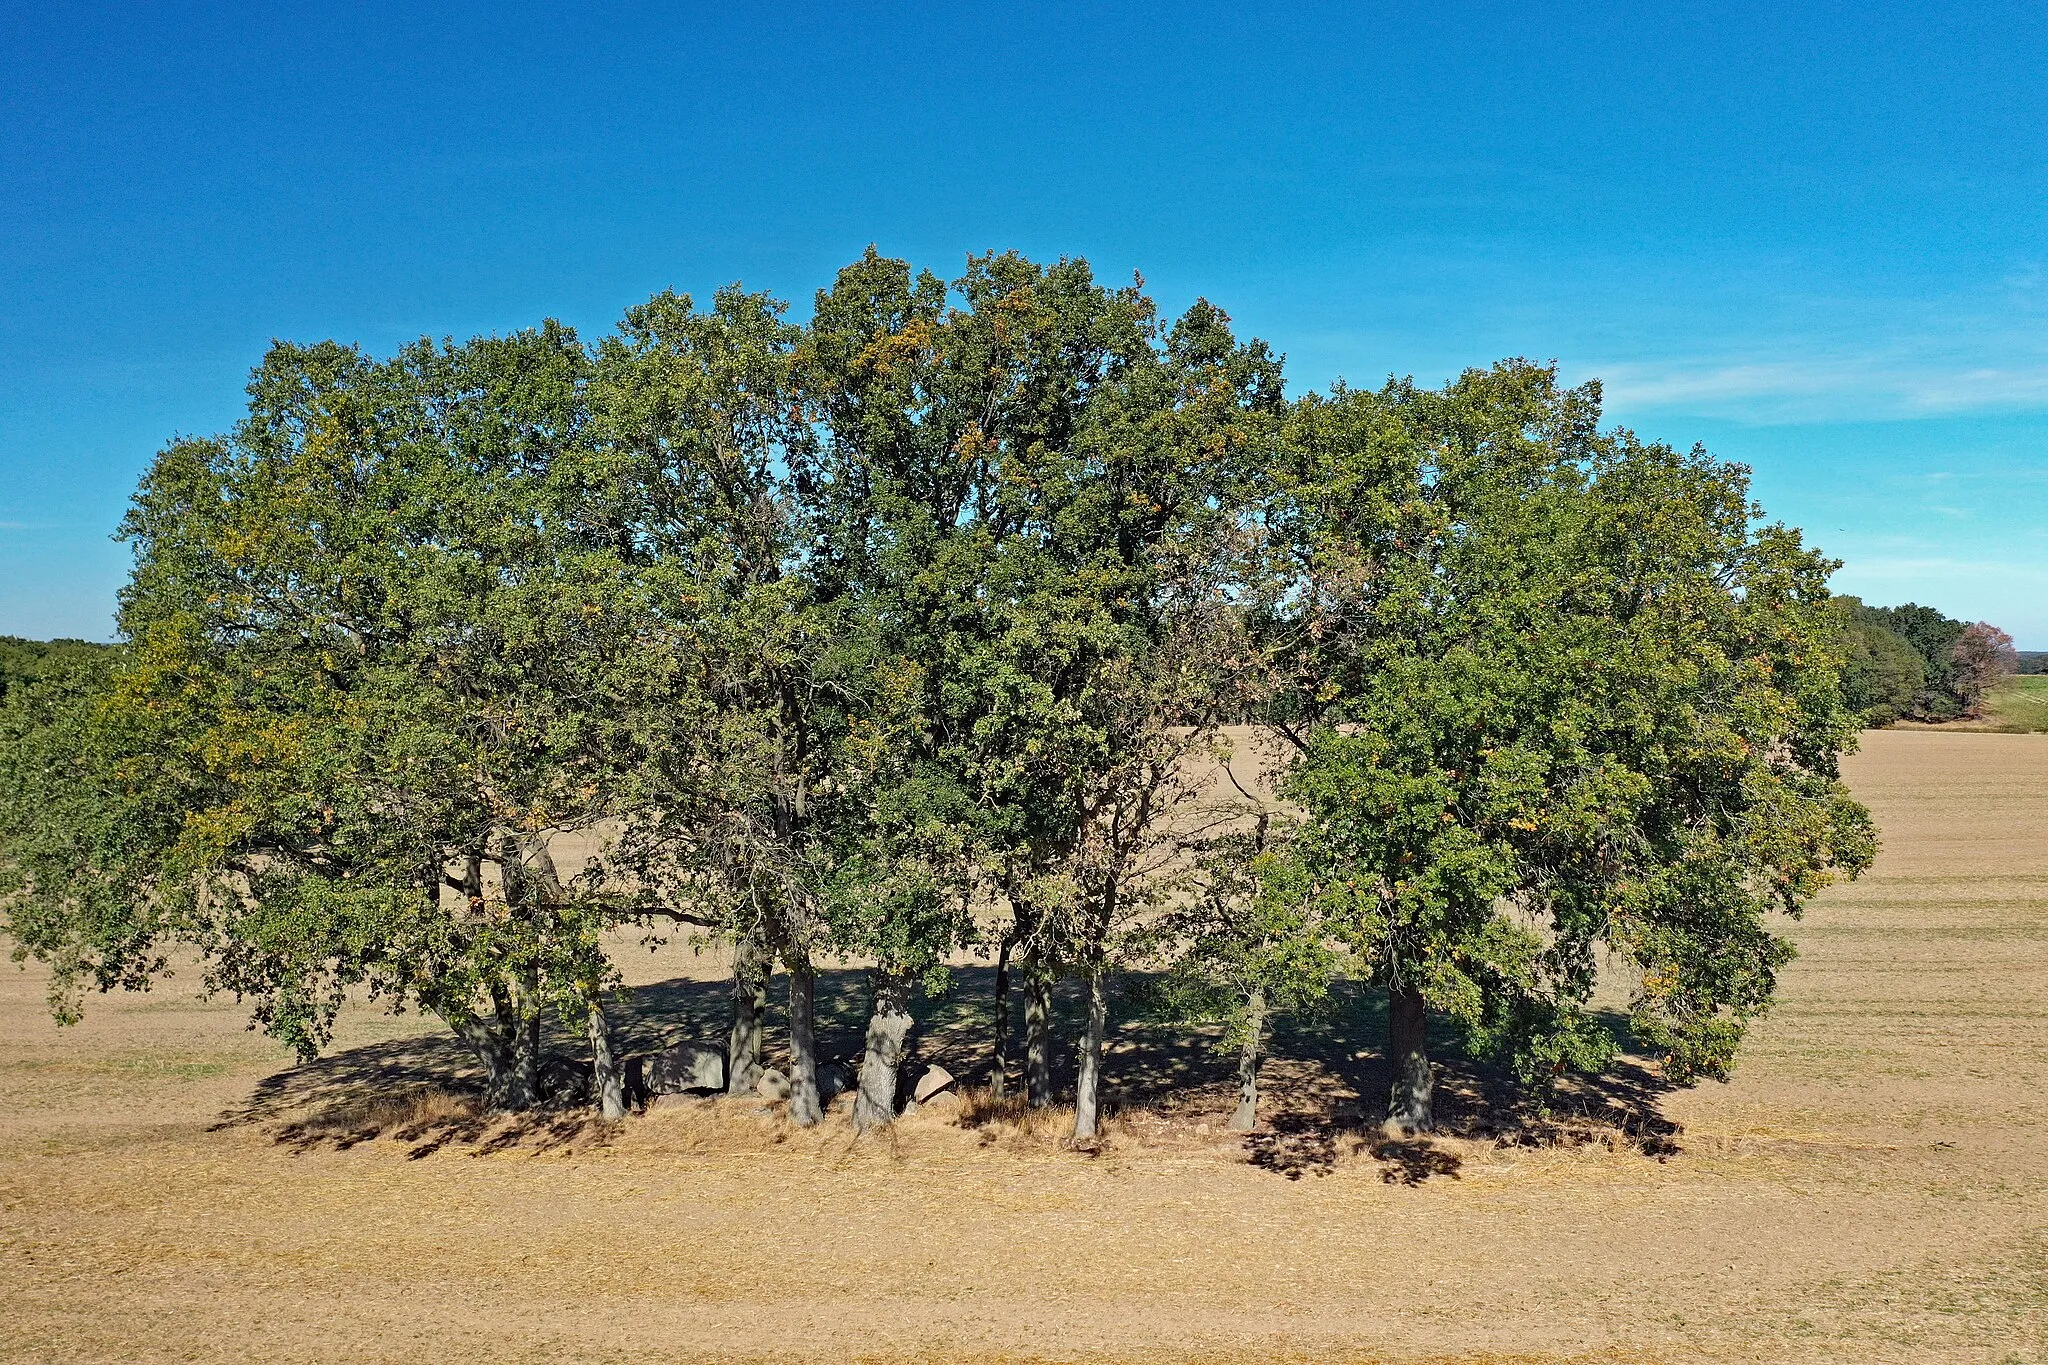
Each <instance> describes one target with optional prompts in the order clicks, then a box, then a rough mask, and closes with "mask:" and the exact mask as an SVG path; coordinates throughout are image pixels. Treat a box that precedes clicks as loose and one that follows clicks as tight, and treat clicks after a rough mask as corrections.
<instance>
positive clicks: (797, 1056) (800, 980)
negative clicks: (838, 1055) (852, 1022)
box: [787, 958, 825, 1128]
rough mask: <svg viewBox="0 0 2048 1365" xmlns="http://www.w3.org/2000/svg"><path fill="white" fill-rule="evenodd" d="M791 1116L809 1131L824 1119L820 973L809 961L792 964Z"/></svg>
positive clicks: (790, 988)
mask: <svg viewBox="0 0 2048 1365" xmlns="http://www.w3.org/2000/svg"><path fill="white" fill-rule="evenodd" d="M787 965H788V967H789V1117H790V1119H791V1120H792V1121H794V1122H795V1123H796V1124H797V1126H798V1127H800V1128H808V1127H810V1126H811V1125H812V1124H814V1123H817V1122H818V1121H819V1120H821V1119H823V1118H824V1117H825V1110H824V1108H823V1107H822V1106H821V1105H820V1104H819V1103H818V1039H817V1031H816V1028H815V1026H814V1022H813V1021H814V1018H815V1009H814V1005H813V1000H814V997H815V994H816V988H817V974H816V973H815V972H814V971H813V970H812V969H811V964H810V962H809V960H808V959H805V958H798V959H796V960H794V961H791V962H789V963H788V964H787Z"/></svg>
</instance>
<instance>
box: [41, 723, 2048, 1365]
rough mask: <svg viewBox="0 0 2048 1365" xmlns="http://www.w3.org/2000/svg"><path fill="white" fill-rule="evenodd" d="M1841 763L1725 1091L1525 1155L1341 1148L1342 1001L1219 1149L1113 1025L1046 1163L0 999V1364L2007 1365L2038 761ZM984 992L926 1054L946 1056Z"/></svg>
mask: <svg viewBox="0 0 2048 1365" xmlns="http://www.w3.org/2000/svg"><path fill="white" fill-rule="evenodd" d="M1849 775H1850V779H1851V782H1852V784H1853V785H1854V787H1855V788H1856V790H1857V791H1858V793H1859V794H1860V795H1861V796H1862V797H1863V799H1864V800H1866V801H1868V802H1869V803H1870V804H1871V805H1872V806H1873V808H1874V809H1875V810H1876V812H1877V814H1878V817H1879V820H1880V822H1881V823H1882V825H1883V828H1884V832H1885V840H1886V848H1885V853H1884V855H1883V856H1882V858H1881V859H1880V861H1879V863H1878V866H1877V868H1876V870H1875V871H1874V872H1873V873H1872V874H1871V875H1870V876H1869V877H1867V878H1866V879H1865V880H1863V881H1862V882H1860V883H1857V884H1854V885H1850V886H1844V887H1839V888H1836V889H1834V890H1833V891H1831V892H1830V893H1828V894H1827V895H1826V896H1824V897H1823V898H1822V900H1821V901H1820V902H1819V903H1818V905H1816V907H1815V908H1814V909H1813V910H1812V912H1811V913H1810V914H1809V915H1808V916H1807V918H1806V919H1805V921H1804V922H1802V923H1801V924H1799V925H1798V926H1796V928H1795V930H1794V933H1795V937H1796V938H1797V940H1798V941H1799V943H1800V945H1801V949H1802V956H1801V958H1800V960H1799V961H1798V962H1797V963H1796V964H1794V966H1793V967H1792V968H1791V970H1790V971H1789V972H1788V973H1787V975H1786V978H1785V982H1784V989H1783V997H1784V999H1783V1004H1782V1006H1781V1007H1780V1009H1779V1010H1778V1012H1777V1013H1776V1014H1775V1015H1774V1016H1773V1017H1772V1018H1771V1019H1769V1020H1768V1021H1766V1022H1765V1024H1764V1025H1762V1026H1761V1027H1760V1028H1759V1030H1758V1031H1757V1033H1756V1035H1755V1037H1754V1039H1753V1043H1752V1046H1751V1047H1750V1049H1749V1051H1748V1053H1747V1055H1746V1058H1745V1060H1744V1063H1743V1066H1742V1069H1741V1071H1740V1074H1739V1075H1738V1078H1737V1079H1736V1081H1735V1082H1734V1083H1733V1084H1731V1085H1727V1086H1709V1087H1705V1088H1702V1089H1699V1090H1695V1091H1682V1092H1665V1091H1662V1090H1661V1089H1660V1088H1659V1086H1658V1085H1657V1082H1656V1077H1655V1075H1654V1071H1653V1069H1652V1068H1649V1067H1648V1066H1646V1065H1639V1066H1636V1067H1635V1068H1633V1069H1632V1070H1630V1071H1629V1072H1628V1073H1626V1074H1624V1075H1623V1076H1621V1077H1620V1078H1618V1079H1617V1081H1616V1082H1615V1083H1614V1084H1613V1085H1611V1086H1607V1087H1605V1088H1603V1089H1601V1090H1599V1091H1597V1092H1588V1093H1586V1094H1584V1095H1582V1096H1579V1097H1578V1098H1577V1100H1576V1102H1575V1105H1574V1106H1572V1107H1571V1110H1570V1112H1568V1113H1567V1114H1566V1115H1565V1118H1564V1121H1562V1122H1556V1123H1551V1124H1547V1125H1546V1124H1539V1123H1536V1122H1534V1121H1533V1120H1531V1119H1530V1118H1529V1116H1526V1115H1517V1114H1514V1113H1512V1112H1509V1111H1506V1110H1503V1109H1502V1108H1500V1107H1499V1103H1498V1097H1497V1096H1495V1095H1493V1093H1492V1090H1491V1088H1490V1083H1489V1079H1488V1077H1487V1076H1486V1075H1485V1074H1484V1073H1482V1072H1477V1071H1473V1070H1471V1069H1470V1068H1466V1067H1462V1066H1459V1065H1456V1064H1453V1065H1452V1066H1451V1067H1450V1068H1449V1071H1450V1074H1449V1075H1448V1077H1447V1079H1446V1086H1447V1089H1448V1090H1449V1091H1450V1092H1451V1097H1450V1102H1449V1103H1448V1105H1447V1109H1448V1111H1449V1113H1450V1115H1451V1118H1452V1122H1453V1127H1454V1129H1455V1132H1454V1133H1453V1135H1451V1136H1449V1137H1446V1138H1444V1139H1442V1140H1440V1141H1438V1142H1435V1143H1431V1144H1395V1145H1387V1144H1383V1143H1377V1142H1374V1141H1372V1140H1370V1139H1369V1136H1368V1125H1367V1124H1366V1123H1365V1122H1364V1120H1365V1117H1366V1116H1367V1115H1368V1114H1370V1113H1372V1112H1374V1111H1375V1106H1376V1102H1377V1099H1378V1096H1379V1092H1380V1090H1381V1088H1382V1087H1383V1086H1384V1072H1383V1071H1381V1070H1379V1069H1377V1058H1376V1057H1375V1056H1374V1055H1372V1054H1371V1053H1370V1051H1369V1050H1368V1051H1366V1052H1365V1054H1364V1055H1360V1052H1359V1050H1358V1048H1357V1047H1354V1046H1353V1042H1354V1041H1355V1042H1356V1043H1357V1044H1360V1045H1362V1046H1363V1047H1364V1048H1366V1049H1370V1047H1371V1046H1372V1045H1373V1044H1374V1043H1375V1042H1376V1041H1377V1035H1376V1034H1373V1033H1371V1032H1365V1033H1360V1034H1357V1035H1355V1036H1354V1035H1353V1034H1352V1033H1351V1032H1350V1030H1351V1029H1353V1028H1363V1029H1370V1028H1371V1026H1372V1023H1373V1019H1372V1014H1373V1010H1374V1004H1373V1002H1372V1001H1371V1000H1369V999H1363V998H1358V999H1351V1000H1348V1001H1347V1002H1346V1007H1345V1008H1346V1011H1347V1014H1346V1016H1343V1017H1340V1018H1339V1019H1337V1020H1335V1021H1333V1022H1332V1023H1330V1024H1329V1025H1327V1026H1325V1027H1321V1028H1316V1029H1303V1030H1299V1031H1297V1032H1296V1033H1294V1034H1292V1035H1290V1036H1288V1037H1287V1038H1284V1039H1283V1040H1282V1042H1281V1044H1280V1053H1281V1055H1280V1056H1279V1057H1278V1058H1277V1059H1276V1061H1275V1063H1274V1066H1273V1071H1274V1073H1275V1074H1274V1076H1273V1078H1272V1079H1273V1081H1274V1089H1275V1103H1274V1106H1273V1122H1272V1123H1271V1125H1270V1126H1269V1128H1268V1130H1267V1131H1265V1132H1262V1133H1259V1134H1254V1135H1252V1136H1251V1137H1250V1138H1249V1139H1242V1140H1240V1139H1228V1138H1225V1137H1224V1136H1223V1135H1222V1134H1221V1133H1220V1131H1219V1120H1220V1117H1221V1114H1222V1112H1223V1111H1224V1110H1225V1108H1226V1107H1227V1100H1226V1098H1225V1091H1224V1086H1223V1071H1224V1067H1223V1064H1222V1063H1221V1062H1220V1061H1219V1060H1218V1059H1216V1058H1215V1057H1214V1056H1213V1055H1211V1054H1210V1053H1208V1052H1207V1050H1206V1049H1204V1048H1203V1047H1201V1046H1200V1045H1199V1043H1192V1044H1191V1043H1186V1042H1182V1041H1179V1040H1176V1039H1172V1038H1169V1037H1166V1036H1163V1035H1157V1034H1156V1033H1155V1031H1153V1030H1148V1029H1147V1028H1145V1027H1143V1026H1142V1024H1137V1025H1132V1026H1129V1027H1126V1028H1125V1029H1123V1030H1122V1032H1121V1034H1120V1037H1119V1040H1118V1044H1117V1047H1116V1050H1115V1052H1114V1053H1113V1056H1112V1059H1111V1063H1110V1065H1111V1073H1112V1079H1113V1081H1114V1088H1113V1093H1112V1098H1113V1100H1115V1101H1116V1102H1117V1103H1118V1104H1119V1105H1120V1106H1121V1112H1120V1113H1119V1114H1118V1116H1117V1117H1116V1119H1115V1120H1114V1121H1113V1123H1112V1125H1111V1129H1110V1140H1109V1141H1108V1142H1107V1143H1106V1144H1105V1145H1104V1147H1103V1148H1102V1149H1101V1150H1099V1151H1097V1152H1094V1153H1092V1154H1089V1153H1076V1152H1070V1151H1065V1150H1062V1149H1061V1148H1060V1146H1059V1145H1058V1143H1057V1141H1056V1140H1055V1139H1056V1133H1053V1132H1047V1131H1034V1130H1032V1129H1030V1128H1028V1127H1023V1126H1019V1125H1018V1124H1016V1123H1014V1122H1012V1121H1010V1120H1009V1119H1007V1118H1006V1117H1005V1115H1004V1114H1002V1113H999V1112H989V1107H988V1106H985V1105H977V1104H974V1103H970V1104H969V1105H968V1106H966V1107H965V1108H962V1109H949V1110H943V1111H930V1110H928V1111H926V1112H922V1113H919V1114H918V1115H916V1116H914V1117H912V1118H910V1119H908V1120H906V1121H905V1122H903V1123H902V1124H900V1125H898V1128H897V1130H896V1131H895V1132H894V1133H893V1134H892V1135H891V1137H890V1138H889V1139H887V1140H885V1141H881V1142H875V1143H871V1144H863V1145H860V1146H856V1145H854V1144H853V1142H852V1141H851V1137H850V1133H849V1131H848V1130H847V1129H846V1127H845V1124H844V1118H843V1116H840V1117H839V1118H837V1119H836V1120H835V1121H834V1122H831V1123H828V1125H827V1126H826V1128H825V1129H824V1130H822V1131H818V1132H814V1133H798V1132H792V1131H789V1130H787V1129H786V1128H785V1127H784V1126H783V1125H782V1123H781V1120H780V1118H779V1116H778V1115H776V1114H775V1113H773V1112H772V1111H771V1112H768V1113H760V1112H756V1111H757V1108H758V1106H756V1105H754V1104H752V1103H750V1102H749V1103H738V1102H734V1103H727V1102H715V1103H714V1102H704V1103H684V1104H677V1105H664V1106H662V1107H660V1108H658V1109H656V1110H654V1111H652V1112H650V1113H649V1114H648V1115H646V1116H645V1117H641V1118H636V1119H634V1120H632V1121H630V1122H628V1123H627V1124H625V1125H623V1126H621V1127H620V1128H619V1129H617V1130H615V1131H610V1132H607V1131H604V1130H602V1129H600V1128H599V1127H597V1126H596V1125H594V1124H591V1123H589V1122H587V1121H585V1120H584V1119H583V1118H581V1117H580V1116H576V1115H554V1116H546V1117H542V1118H539V1119H536V1120H532V1121H529V1122H526V1123H523V1124H518V1125H511V1124H483V1123H479V1122H478V1121H476V1120H475V1119H474V1118H473V1117H471V1114H470V1111H469V1109H468V1107H467V1104H466V1102H465V1100H464V1098H463V1096H462V1094H461V1059H460V1056H459V1054H458V1053H457V1052H456V1051H455V1050H454V1049H453V1048H452V1047H451V1046H450V1045H449V1044H447V1043H446V1042H445V1041H443V1040H442V1039H441V1038H440V1037H439V1036H438V1035H436V1034H435V1033H433V1032H432V1031H431V1030H426V1029H423V1027H422V1026H421V1025H420V1023H419V1021H417V1020H415V1019H411V1018H403V1019H391V1018H386V1017H384V1016H381V1015H377V1014H374V1013H371V1012H369V1011H359V1012H355V1013H352V1014H351V1015H350V1016H349V1017H348V1019H347V1020H346V1026H345V1028H344V1030H343V1034H342V1037H341V1038H340V1039H339V1040H338V1043H337V1046H336V1049H335V1051H334V1054H333V1056H331V1057H330V1058H328V1059H326V1060H324V1061H323V1062H321V1063H319V1064H317V1065H315V1066H312V1067H308V1068H299V1069H287V1068H285V1066H284V1063H285V1060H286V1059H285V1058H284V1057H282V1056H281V1055H280V1051H279V1049H277V1048H276V1047H275V1046H274V1045H272V1044H270V1043H268V1042H267V1041H265V1040H263V1039H261V1038H260V1037H257V1036H255V1035H252V1034H249V1033H246V1032H244V1031H243V1029H242V1027H241V1024H242V1016H241V1014H240V1013H239V1012H238V1011H237V1010H236V1008H235V1007H234V1006H233V1005H232V1003H227V1002H213V1003H207V1002H201V1001H198V1000H196V999H194V998H193V997H192V996H191V994H190V993H189V992H185V991H180V990H177V989H169V988H164V989H159V990H158V991H157V992H155V993H153V994H151V995H148V996H142V997H127V998H114V999H106V1000H95V1001H93V1002H91V1003H92V1009H91V1010H90V1012H89V1017H88V1020H87V1022H86V1023H85V1024H84V1025H82V1026H81V1027H79V1028H76V1029H71V1030H63V1031H60V1030H58V1029H56V1028H55V1027H53V1026H52V1025H51V1024H50V1023H49V1022H48V1021H47V1019H46V1018H45V1017H44V1016H43V1014H42V1000H41V995H42V984H41V981H40V978H39V977H37V976H36V975H35V974H34V973H32V972H30V973H17V972H13V971H8V972H6V973H4V974H0V1294H4V1296H5V1302H6V1305H7V1311H6V1313H5V1314H4V1315H0V1357H4V1358H6V1359H10V1360H14V1359H19V1360H48V1361H111V1360H124V1361H127V1360H142V1361H169V1360H181V1361H184V1360H227V1359H237V1360H239V1359H259V1358H260V1359H268V1360H308V1361H310V1360H332V1359H340V1358H360V1359H375V1360H436V1361H447V1360H471V1359H476V1360H534V1361H538V1360H625V1359H628V1358H649V1357H652V1358H661V1359H722V1360H724V1359H741V1360H747V1359H760V1360H788V1359H820V1360H843V1359H873V1360H898V1359H901V1360H939V1359H988V1360H1019V1361H1021V1360H1041V1359H1044V1360H1063V1359H1088V1360H1101V1359H1116V1360H1162V1361H1164V1360H1185V1359H1214V1360H1251V1359H1276V1358H1277V1359H1296V1360H1328V1359H1345V1360H1354V1359H1355V1360H1486V1361H1496V1362H1498V1361H1524V1360H1559V1361H1563V1360H1602V1361H1604V1360H1614V1361H1754V1360H1768V1361H1779V1360H1802V1361H1806V1360H1810V1361H1843V1360H1873V1361H1928V1360H1957V1361H1983V1362H2035V1361H2044V1360H2048V1138H2044V1136H2043V1135H2044V1133H2048V736H2037V735H2007V734H1989V733H1942V732H1928V731H1890V732H1881V733H1875V734H1871V735H1868V736H1866V747H1865V752H1864V753H1863V754H1861V755H1859V756H1857V757H1855V758H1854V759H1852V760H1850V762H1849ZM628 961H629V962H630V963H631V975H632V979H633V980H635V981H636V982H639V983H642V985H643V987H644V988H643V989H641V990H640V991H638V992H637V993H636V995H635V998H634V1001H633V1003H632V1009H633V1019H632V1020H631V1021H630V1023H629V1024H628V1026H627V1027H628V1029H629V1031H630V1032H631V1033H632V1036H633V1037H634V1038H635V1039H636V1040H637V1041H638V1042H639V1043H640V1044H641V1045H646V1044H648V1043H651V1042H652V1041H654V1040H655V1039H656V1038H657V1037H659V1036H663V1035H664V1034H668V1033H675V1032H679V1031H690V1030H692V1029H694V1030H697V1031H704V1030H708V1029H709V1028H711V1027H712V1026H713V1025H714V1023H715V1021H716V1019H717V1017H718V1013H719V1009H720V994H721V990H722V987H721V986H720V985H719V983H718V982H717V980H716V978H717V977H718V975H719V973H720V970H721V968H722V966H723V961H722V959H720V958H717V957H715V956H713V955H710V954H706V955H705V956H702V957H697V956H693V955H692V954H691V953H690V952H689V951H688V950H687V949H679V948H669V949H666V950H663V951H662V952H660V953H656V954H651V955H647V954H638V953H635V954H633V955H632V956H630V957H629V958H628ZM175 984H176V983H173V985H174V986H175ZM832 984H833V985H834V986H835V988H836V989H835V991H834V993H833V995H832V999H831V1001H830V1004H831V1006H832V1009H833V1011H834V1012H833V1013H832V1014H831V1015H830V1019H829V1021H828V1022H829V1023H830V1025H831V1027H829V1028H828V1030H827V1049H828V1051H841V1050H844V1047H845V1045H846V1044H847V1042H848V1041H849V1039H850V1030H851V1028H852V1026H853V1022H854V1019H855V1017H856V1011H857V1007H858V999H857V988H856V986H855V983H854V982H853V980H852V977H851V974H850V973H849V974H844V975H842V976H840V977H838V978H837V979H836V980H835V981H834V982H833V983H832ZM985 1000H986V975H985V972H974V971H970V972H965V973H963V974H962V975H961V978H960V982H959V986H958V988H957V989H956V991H955V993H954V995H953V997H952V998H951V999H950V1000H949V1001H945V1002H941V1003H939V1004H937V1005H934V1006H931V1007H928V1008H927V1010H926V1012H925V1013H926V1018H925V1020H924V1024H925V1025H926V1026H928V1028H927V1030H926V1040H925V1042H924V1043H923V1044H922V1046H923V1048H924V1050H925V1052H924V1055H925V1056H927V1057H932V1058H937V1059H939V1060H942V1061H946V1062H948V1064H954V1063H958V1065H956V1066H955V1069H956V1070H958V1069H961V1068H962V1067H965V1066H967V1065H968V1062H969V1059H971V1058H972V1057H973V1056H974V1055H975V1054H974V1053H973V1051H972V1045H973V1041H974V1039H975V1037H976V1036H977V1031H978V1030H979V1029H980V1028H981V1027H983V1026H984V1023H985V1020H984V1017H983V1012H984V1011H985V1004H984V1002H985ZM1347 1019H1348V1021H1349V1022H1348V1023H1347ZM971 1075H972V1076H973V1077H974V1078H977V1079H978V1077H979V1068H978V1067H977V1068H975V1070H974V1071H973V1072H972V1073H971Z"/></svg>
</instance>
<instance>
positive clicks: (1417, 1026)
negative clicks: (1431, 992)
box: [1387, 986, 1436, 1133]
mask: <svg viewBox="0 0 2048 1365" xmlns="http://www.w3.org/2000/svg"><path fill="white" fill-rule="evenodd" d="M1426 1024H1427V1017H1426V1014H1425V1012H1424V1010H1423V1006H1422V992H1421V991H1419V990H1417V989H1416V988H1415V987H1413V986H1394V987H1392V988H1390V989H1389V990H1388V992H1387V1060H1388V1061H1389V1062H1390V1063H1392V1065H1393V1068H1394V1084H1393V1088H1392V1091H1391V1092H1390V1093H1389V1094H1388V1096H1387V1127H1388V1128H1389V1129H1390V1130H1394V1131H1398V1132H1401V1133H1427V1132H1430V1131H1431V1130H1432V1129H1434V1128H1435V1127H1436V1115H1435V1112H1434V1109H1433V1105H1432V1101H1433V1098H1434V1094H1433V1092H1434V1090H1435V1081H1434V1078H1433V1076H1432V1075H1431V1072H1430V1065H1429V1048H1428V1040H1427V1039H1426V1038H1425V1036H1424V1032H1423V1030H1424V1027H1425V1025H1426Z"/></svg>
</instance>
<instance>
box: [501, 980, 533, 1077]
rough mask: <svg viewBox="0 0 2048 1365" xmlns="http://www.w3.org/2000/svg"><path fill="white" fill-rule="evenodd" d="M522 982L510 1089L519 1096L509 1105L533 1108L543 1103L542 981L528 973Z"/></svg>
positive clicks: (514, 1036) (514, 1033) (514, 1035)
mask: <svg viewBox="0 0 2048 1365" xmlns="http://www.w3.org/2000/svg"><path fill="white" fill-rule="evenodd" d="M519 985H520V989H519V997H518V1001H517V1009H518V1012H519V1022H518V1025H517V1027H516V1028H515V1029H514V1031H513V1035H512V1036H513V1039H514V1041H513V1044H512V1089H511V1093H512V1094H513V1095H514V1096H516V1097H517V1099H516V1101H515V1102H514V1103H512V1104H509V1105H507V1106H506V1107H507V1108H510V1109H530V1108H532V1107H533V1106H534V1105H536V1104H539V1103H540V1063H541V1055H540V982H539V981H538V980H536V979H534V978H531V977H529V978H527V979H525V980H522V981H521V982H520V983H519Z"/></svg>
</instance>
